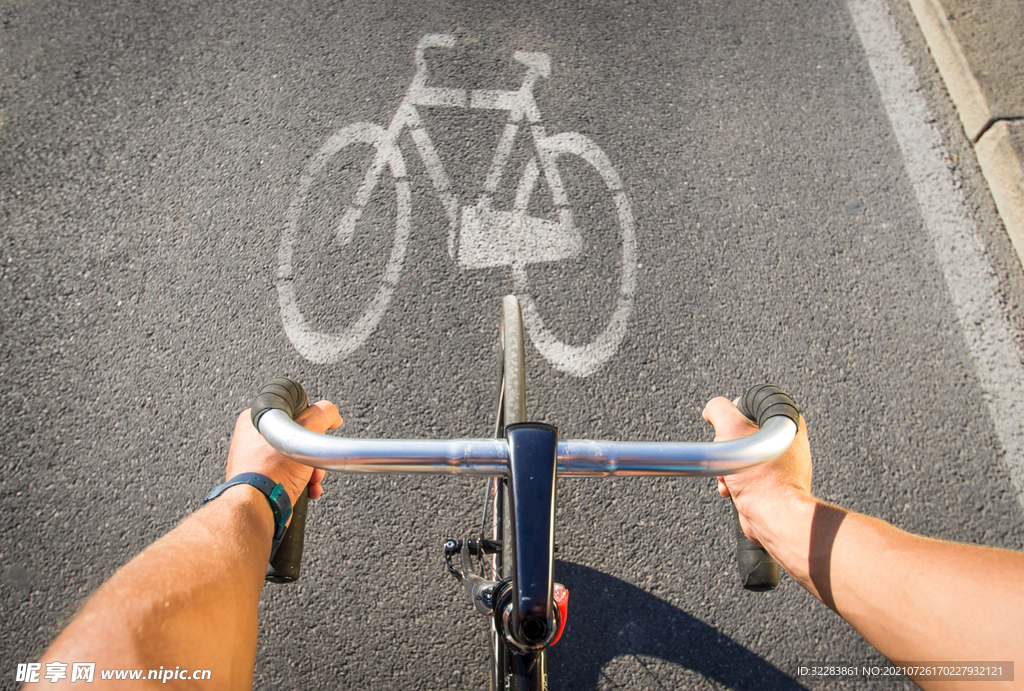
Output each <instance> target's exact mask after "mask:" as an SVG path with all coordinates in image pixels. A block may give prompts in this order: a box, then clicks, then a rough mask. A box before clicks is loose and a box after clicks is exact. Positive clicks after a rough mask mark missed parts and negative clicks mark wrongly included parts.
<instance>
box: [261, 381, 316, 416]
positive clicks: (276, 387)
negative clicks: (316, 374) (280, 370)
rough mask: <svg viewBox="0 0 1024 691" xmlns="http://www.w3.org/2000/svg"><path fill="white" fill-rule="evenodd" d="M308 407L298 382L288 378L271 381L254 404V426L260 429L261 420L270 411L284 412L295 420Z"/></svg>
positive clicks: (264, 386)
mask: <svg viewBox="0 0 1024 691" xmlns="http://www.w3.org/2000/svg"><path fill="white" fill-rule="evenodd" d="M308 407H309V401H307V400H306V392H305V391H303V390H302V387H301V386H300V385H299V384H298V382H294V381H292V380H291V379H288V378H287V377H278V378H276V379H271V380H270V381H269V382H267V383H266V384H264V385H263V388H262V389H260V392H259V394H258V395H257V396H256V400H255V401H253V402H252V426H253V427H255V428H256V429H259V428H260V425H259V422H260V418H261V417H262V416H263V413H265V412H267V411H268V410H283V411H284V412H286V413H288V416H289V417H291V418H293V419H294V418H295V416H296V415H298V414H299V413H301V412H302V411H303V410H305V409H306V408H308Z"/></svg>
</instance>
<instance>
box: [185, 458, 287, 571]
mask: <svg viewBox="0 0 1024 691" xmlns="http://www.w3.org/2000/svg"><path fill="white" fill-rule="evenodd" d="M235 485H251V486H252V487H255V488H256V489H258V490H259V491H260V492H262V493H263V494H264V495H265V496H266V497H267V501H268V502H270V510H271V511H272V512H273V514H274V542H273V545H272V547H271V551H270V558H271V559H273V558H274V553H275V552H277V547H278V545H280V544H281V540H282V539H283V538H284V533H285V530H286V529H287V527H288V518H289V517H291V515H292V500H291V497H289V496H288V492H287V491H286V490H285V488H284V485H282V484H281V483H280V482H278V483H275V482H274V481H273V480H271V479H270V478H269V477H267V476H266V475H263V474H261V473H239V474H238V475H235V476H234V477H233V478H231V479H230V480H228V481H227V482H224V483H222V484H219V485H217V486H216V487H214V488H213V489H211V490H210V493H209V494H207V495H206V497H205V498H204V499H203V505H205V504H206V503H207V502H210V501H212V500H213V499H216V498H217V497H219V496H220V495H221V494H223V493H224V490H226V489H228V488H229V487H234V486H235Z"/></svg>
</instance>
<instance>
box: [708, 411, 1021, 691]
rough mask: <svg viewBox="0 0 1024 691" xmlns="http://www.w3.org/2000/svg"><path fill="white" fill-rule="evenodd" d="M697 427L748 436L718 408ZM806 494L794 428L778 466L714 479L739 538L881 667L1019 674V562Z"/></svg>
mask: <svg viewBox="0 0 1024 691" xmlns="http://www.w3.org/2000/svg"><path fill="white" fill-rule="evenodd" d="M704 418H705V419H706V420H707V421H708V422H710V423H711V424H713V425H714V426H715V432H716V437H715V439H716V441H720V440H726V439H735V438H738V437H742V436H746V435H747V434H750V433H751V432H752V431H754V430H755V429H756V427H755V426H754V425H753V423H751V422H750V421H748V420H747V419H746V418H744V417H743V416H742V415H741V414H740V413H739V411H738V410H737V409H736V407H735V406H734V405H733V404H732V403H730V402H729V401H728V400H726V399H724V398H718V399H714V400H712V401H711V402H709V403H708V405H707V407H706V408H705V410H704ZM810 483H811V454H810V447H809V444H808V441H807V430H806V425H805V424H804V422H803V420H802V419H801V423H800V432H799V434H798V435H797V438H796V440H795V441H794V443H793V446H792V447H791V448H790V450H789V451H788V452H787V453H786V454H784V455H783V456H782V457H780V458H779V459H777V460H776V461H773V462H772V463H769V464H767V465H765V466H762V467H759V468H756V469H753V470H750V471H747V472H744V473H737V474H736V475H733V476H728V477H725V478H720V479H719V492H720V493H721V494H722V496H726V497H728V496H731V497H732V498H733V500H734V501H735V503H736V508H737V511H738V513H739V516H740V523H741V525H742V527H743V529H744V532H745V533H746V534H747V536H748V537H750V538H751V539H752V540H754V541H755V542H757V543H758V544H760V545H762V546H763V547H764V548H765V549H766V550H767V551H768V552H769V554H771V555H772V556H773V557H774V558H775V560H776V561H777V562H778V563H779V565H780V566H782V567H783V568H784V569H785V570H786V571H787V572H788V573H789V574H790V575H791V576H792V577H793V578H794V579H795V580H796V581H797V582H799V583H800V584H801V585H802V586H803V587H805V588H806V589H807V590H808V591H809V592H811V594H813V595H814V596H815V597H817V598H818V599H820V600H821V601H822V602H824V603H825V604H826V605H828V606H829V607H830V608H832V609H833V610H835V611H836V612H837V613H838V614H840V615H841V616H842V617H843V618H844V619H846V620H847V621H848V622H849V623H850V624H851V625H852V626H853V627H854V628H855V629H856V630H857V631H858V632H860V634H861V635H863V636H864V638H865V639H867V641H868V642H869V643H871V644H872V645H874V646H875V648H877V649H878V650H879V651H880V652H881V653H882V654H883V655H885V656H886V657H887V658H889V659H890V660H892V661H894V662H911V661H920V662H924V661H929V662H952V661H1004V660H1005V661H1020V662H1022V663H1024V637H1022V636H1021V635H1020V631H1021V630H1022V629H1024V554H1020V553H1018V552H1011V551H1007V550H1000V549H993V548H989V547H978V546H972V545H962V544H955V543H950V542H943V541H940V540H933V539H930V538H925V537H921V536H918V535H913V534H910V533H907V532H904V531H902V530H898V529H897V528H894V527H893V526H891V525H889V524H887V523H885V522H884V521H880V520H878V519H876V518H871V517H869V516H865V515H862V514H858V513H855V512H852V511H848V510H846V509H843V508H840V507H838V506H833V505H830V504H827V503H825V502H823V501H820V500H818V499H816V498H814V497H813V496H812V495H811V493H810ZM918 683H919V684H920V685H921V686H922V687H924V688H957V685H958V684H963V685H964V686H965V687H966V686H967V685H968V684H971V688H973V687H974V686H976V684H975V683H974V682H966V681H964V682H953V681H948V682H947V681H943V682H936V681H926V680H921V681H919V682H918ZM1006 683H1008V684H1010V685H1012V683H1010V682H1006ZM990 684H993V685H994V688H1001V687H1000V686H999V683H998V682H990ZM1006 688H1009V686H1007V687H1006Z"/></svg>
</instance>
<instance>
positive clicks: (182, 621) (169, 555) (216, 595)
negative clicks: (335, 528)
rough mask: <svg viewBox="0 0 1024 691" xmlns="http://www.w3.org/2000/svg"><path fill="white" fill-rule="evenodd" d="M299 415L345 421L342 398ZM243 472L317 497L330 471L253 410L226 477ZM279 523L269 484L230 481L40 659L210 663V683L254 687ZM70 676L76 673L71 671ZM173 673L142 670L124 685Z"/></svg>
mask: <svg viewBox="0 0 1024 691" xmlns="http://www.w3.org/2000/svg"><path fill="white" fill-rule="evenodd" d="M297 420H298V421H299V422H300V423H301V424H303V425H304V426H306V427H308V428H310V429H313V430H316V431H318V432H323V431H325V430H328V429H334V428H336V427H338V426H339V425H340V424H341V418H340V417H339V415H338V411H337V408H335V407H334V405H333V404H331V403H328V402H326V401H322V402H320V403H317V404H315V405H313V406H310V408H308V409H307V410H306V411H305V412H303V413H302V414H301V415H300V416H299V417H298V418H297ZM243 472H256V473H261V474H263V475H266V476H268V477H270V478H271V479H272V480H274V481H276V482H280V483H282V484H283V485H284V486H285V489H286V490H287V492H288V494H289V496H290V498H291V499H292V501H293V502H294V501H295V499H296V498H297V497H298V496H299V494H300V493H301V491H302V489H303V488H304V487H305V486H306V485H307V483H308V484H309V485H310V492H309V494H310V497H311V498H316V497H317V496H319V495H320V493H321V489H320V485H319V483H320V480H322V479H323V471H314V470H313V469H312V468H309V467H308V466H304V465H301V464H298V463H295V462H293V461H290V460H288V459H287V458H285V457H283V456H281V455H280V454H278V453H277V452H276V451H274V450H273V449H272V448H271V447H270V446H269V445H267V444H266V443H265V442H264V441H263V438H262V437H261V436H260V435H259V433H258V432H257V431H256V430H255V429H254V428H253V426H252V422H251V421H250V420H249V415H248V411H246V412H245V413H243V414H242V415H240V416H239V418H238V420H237V422H236V424H235V431H234V434H233V436H232V439H231V448H230V450H229V452H228V464H227V473H226V477H227V478H231V477H233V476H235V475H237V474H239V473H243ZM273 523H274V519H273V514H272V512H271V509H270V504H269V503H268V501H267V498H266V496H265V495H264V494H263V493H262V492H260V491H259V490H257V489H256V488H254V487H251V486H249V485H237V486H234V487H231V488H229V489H228V490H226V491H225V492H224V493H223V494H222V495H221V496H219V497H217V498H216V499H214V500H213V501H211V502H210V503H208V504H207V505H206V506H204V507H203V508H201V509H200V510H198V511H196V512H195V513H193V514H192V515H190V516H189V517H188V518H186V519H185V520H184V521H182V522H181V523H180V524H179V525H178V526H177V527H176V528H174V529H173V530H172V531H171V532H170V533H168V534H167V535H165V536H164V537H162V538H160V539H159V540H158V541H157V542H155V543H153V544H152V545H150V546H149V547H147V548H146V549H145V550H143V552H141V553H140V554H139V555H138V556H136V557H135V558H134V559H132V560H131V561H130V562H128V563H127V564H126V565H125V566H123V567H122V568H121V569H120V570H118V571H117V572H116V573H115V574H114V575H113V576H111V578H110V579H109V580H108V581H107V582H106V583H104V584H103V585H102V586H100V588H99V589H98V590H97V591H96V592H95V593H94V594H93V595H92V596H91V597H90V598H89V600H88V601H87V602H86V604H85V605H84V606H83V607H82V609H81V610H80V611H79V613H78V614H77V616H76V617H75V618H74V619H73V620H72V621H71V623H69V624H68V626H67V627H66V628H65V629H64V631H62V632H61V634H60V635H59V636H58V637H57V639H56V640H55V641H54V642H53V644H52V645H51V646H50V648H49V649H47V651H46V652H45V653H44V654H43V657H42V658H41V660H40V661H41V662H43V663H44V664H45V663H46V662H53V661H59V662H64V663H71V662H95V663H96V669H97V670H99V669H139V670H146V671H148V670H151V669H152V670H156V669H158V668H159V667H161V666H162V667H163V668H164V669H174V668H175V667H181V668H182V669H183V670H189V671H194V670H197V669H204V670H210V671H211V675H210V680H209V682H204V684H203V685H204V688H211V689H241V688H246V689H248V688H251V687H252V676H253V664H254V661H255V655H256V638H257V624H258V621H257V606H258V603H259V596H260V591H261V590H262V587H263V579H264V574H265V572H266V567H267V562H268V560H269V559H270V549H271V538H272V537H273V533H274V524H273ZM97 674H98V673H97ZM143 676H146V675H145V674H144V675H143ZM62 683H70V674H69V678H67V679H64V680H63V682H62ZM173 683H174V681H173V680H169V681H168V682H167V683H164V682H163V680H162V679H161V680H159V681H155V682H154V681H152V680H146V679H142V680H140V681H139V682H134V683H133V682H128V681H125V682H119V683H118V686H119V688H132V687H133V686H135V685H137V686H138V687H139V688H141V687H144V686H147V685H153V684H159V685H160V686H163V687H164V688H166V687H167V686H168V684H170V685H172V686H173ZM125 684H127V686H124V685H125ZM182 684H183V685H188V684H189V682H182ZM72 688H73V687H72Z"/></svg>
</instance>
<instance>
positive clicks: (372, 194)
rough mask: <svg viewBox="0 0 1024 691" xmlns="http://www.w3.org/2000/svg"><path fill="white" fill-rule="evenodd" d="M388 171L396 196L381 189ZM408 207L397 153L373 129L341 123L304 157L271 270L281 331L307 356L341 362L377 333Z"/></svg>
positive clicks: (397, 267) (399, 259) (398, 261)
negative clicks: (274, 269) (306, 160)
mask: <svg viewBox="0 0 1024 691" xmlns="http://www.w3.org/2000/svg"><path fill="white" fill-rule="evenodd" d="M385 167H387V169H388V170H389V171H390V173H391V178H392V179H393V181H394V187H393V192H394V194H391V192H392V189H391V186H390V185H382V184H381V178H382V177H385V176H384V175H383V171H384V168H385ZM411 206H412V204H411V201H410V194H409V182H408V180H407V179H406V176H405V162H404V160H403V159H402V154H401V152H400V151H399V150H398V147H397V146H395V145H394V144H393V142H389V141H388V139H387V133H386V131H385V130H384V128H383V127H380V126H379V125H374V124H371V123H368V122H359V123H355V124H352V125H349V126H347V127H343V128H341V129H340V130H338V131H337V132H336V133H335V134H334V135H333V136H332V137H331V138H330V139H328V140H327V143H326V144H324V145H323V146H322V147H321V148H320V150H319V151H317V153H316V154H315V155H314V156H313V157H312V158H311V159H310V161H309V164H308V165H307V166H306V169H305V171H304V172H303V174H302V177H301V178H300V180H299V186H298V188H296V190H295V194H294V195H293V196H292V201H291V204H290V205H289V207H288V213H287V216H286V221H285V229H284V232H283V233H282V236H281V246H280V248H279V250H278V269H277V294H278V303H279V305H280V308H281V319H282V321H283V322H284V329H285V332H286V333H287V334H288V338H289V339H290V340H291V342H292V344H293V345H294V346H295V349H296V350H298V351H299V353H301V354H302V355H303V356H304V357H305V358H307V359H308V360H311V361H313V362H316V363H319V364H328V363H333V362H338V361H339V360H341V359H343V358H345V357H347V356H348V355H350V354H351V353H352V352H353V351H355V350H356V348H358V347H359V346H360V345H362V344H363V342H364V341H366V339H367V338H369V336H370V334H371V333H372V332H373V330H374V329H375V328H377V324H378V323H379V322H380V320H381V317H383V316H384V312H385V311H386V310H387V307H388V304H389V303H390V302H391V296H392V294H393V293H394V290H395V286H396V284H397V283H398V277H399V275H400V273H401V271H402V263H403V261H404V259H405V248H406V241H407V239H408V236H409V216H410V209H411Z"/></svg>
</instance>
